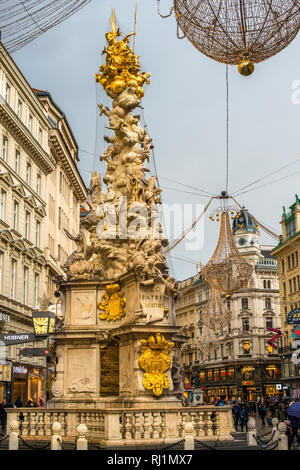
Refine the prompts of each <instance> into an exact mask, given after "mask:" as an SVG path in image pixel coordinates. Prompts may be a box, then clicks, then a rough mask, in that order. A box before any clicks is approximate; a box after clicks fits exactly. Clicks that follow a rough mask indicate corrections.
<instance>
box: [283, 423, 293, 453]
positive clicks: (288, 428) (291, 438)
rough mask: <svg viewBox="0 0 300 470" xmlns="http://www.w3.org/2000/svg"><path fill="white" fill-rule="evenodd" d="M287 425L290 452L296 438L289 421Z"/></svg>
mask: <svg viewBox="0 0 300 470" xmlns="http://www.w3.org/2000/svg"><path fill="white" fill-rule="evenodd" d="M284 422H285V424H286V432H285V434H286V436H287V438H288V450H291V447H292V444H293V442H294V436H293V431H292V426H291V422H290V420H289V419H286V420H285V421H284Z"/></svg>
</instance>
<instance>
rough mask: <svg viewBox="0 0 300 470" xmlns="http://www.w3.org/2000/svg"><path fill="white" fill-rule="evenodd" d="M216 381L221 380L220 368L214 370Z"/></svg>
mask: <svg viewBox="0 0 300 470" xmlns="http://www.w3.org/2000/svg"><path fill="white" fill-rule="evenodd" d="M214 381H215V382H218V381H219V371H218V370H215V371H214Z"/></svg>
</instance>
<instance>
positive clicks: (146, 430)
mask: <svg viewBox="0 0 300 470" xmlns="http://www.w3.org/2000/svg"><path fill="white" fill-rule="evenodd" d="M143 416H144V439H150V422H149V418H150V413H143Z"/></svg>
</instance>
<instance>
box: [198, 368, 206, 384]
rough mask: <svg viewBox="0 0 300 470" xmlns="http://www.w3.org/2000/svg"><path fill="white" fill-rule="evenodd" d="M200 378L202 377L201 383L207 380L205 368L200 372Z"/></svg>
mask: <svg viewBox="0 0 300 470" xmlns="http://www.w3.org/2000/svg"><path fill="white" fill-rule="evenodd" d="M199 378H200V382H201V383H203V382H205V372H204V370H201V372H200V373H199Z"/></svg>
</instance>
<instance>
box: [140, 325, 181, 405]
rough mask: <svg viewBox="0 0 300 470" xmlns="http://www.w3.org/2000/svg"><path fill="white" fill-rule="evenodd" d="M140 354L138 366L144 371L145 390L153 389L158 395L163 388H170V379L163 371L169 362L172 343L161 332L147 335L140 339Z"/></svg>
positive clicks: (166, 368) (167, 367)
mask: <svg viewBox="0 0 300 470" xmlns="http://www.w3.org/2000/svg"><path fill="white" fill-rule="evenodd" d="M141 343H142V348H141V353H142V354H141V356H140V357H139V360H138V363H139V366H140V367H141V368H142V369H143V370H144V371H145V374H144V377H143V385H144V387H145V388H146V389H147V390H153V393H154V395H156V396H157V397H159V396H160V395H162V393H163V390H164V389H168V388H170V381H169V378H168V376H167V374H166V373H165V372H166V371H167V370H168V369H169V367H170V364H171V359H170V358H169V349H170V348H172V347H174V343H173V342H170V341H166V339H165V338H164V337H163V336H162V335H161V333H156V334H155V335H151V336H149V338H148V339H147V340H142V341H141Z"/></svg>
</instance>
